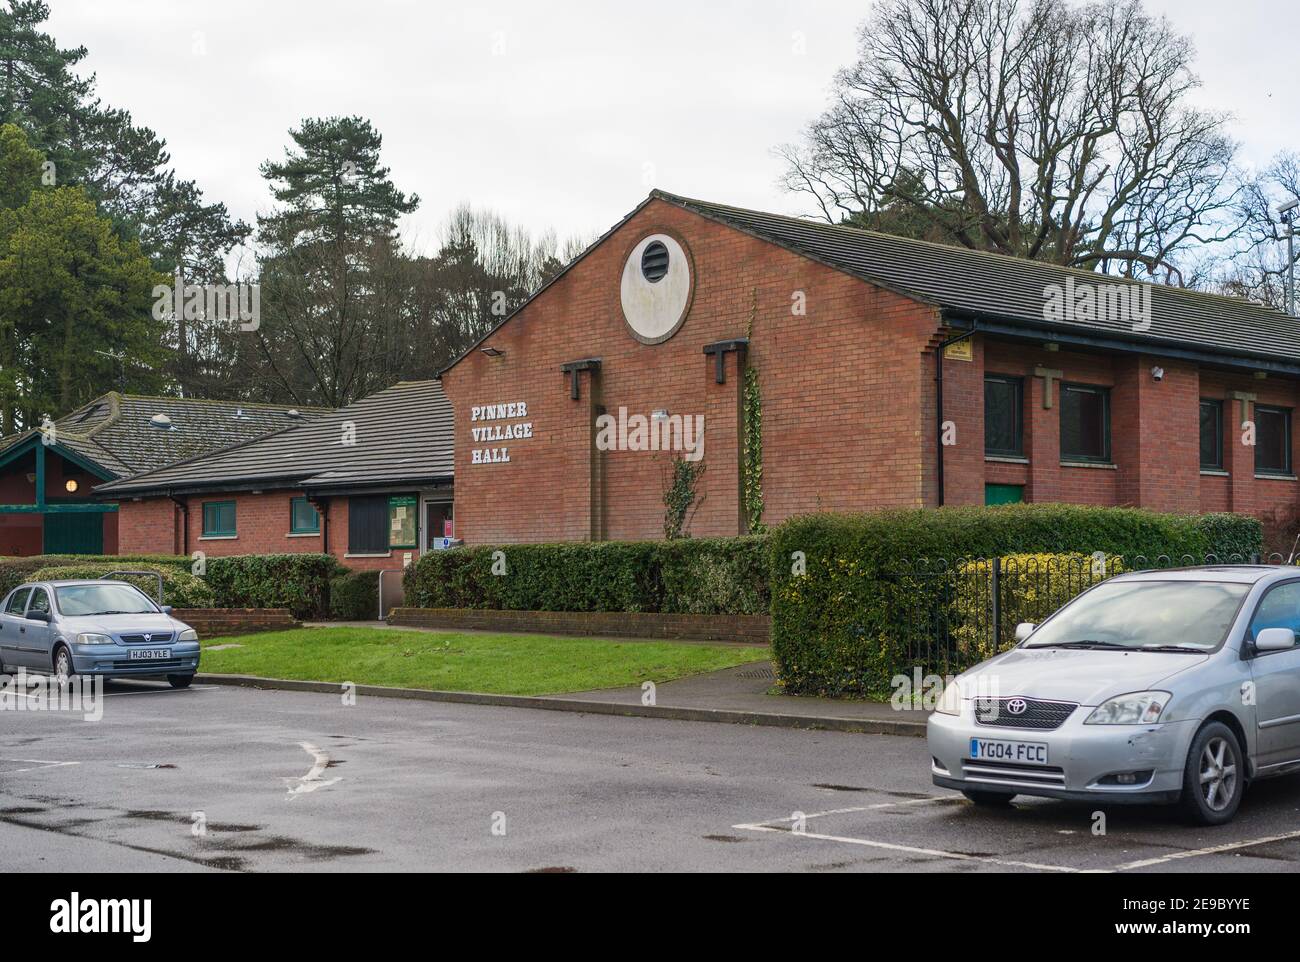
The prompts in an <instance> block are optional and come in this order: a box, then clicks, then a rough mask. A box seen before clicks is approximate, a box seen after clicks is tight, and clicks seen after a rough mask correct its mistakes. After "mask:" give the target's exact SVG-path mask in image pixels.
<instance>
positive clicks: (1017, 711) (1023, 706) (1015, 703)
mask: <svg viewBox="0 0 1300 962" xmlns="http://www.w3.org/2000/svg"><path fill="white" fill-rule="evenodd" d="M1028 710H1029V702H1027V701H1025V700H1024V699H1023V698H1013V699H1011V700H1010V701H1009V702H1007V714H1010V715H1023V714H1024V713H1025V712H1026V711H1028Z"/></svg>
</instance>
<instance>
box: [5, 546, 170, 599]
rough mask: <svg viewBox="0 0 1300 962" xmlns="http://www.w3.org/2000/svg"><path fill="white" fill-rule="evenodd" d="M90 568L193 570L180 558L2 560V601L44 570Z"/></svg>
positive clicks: (62, 556) (34, 557)
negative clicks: (102, 566) (99, 565)
mask: <svg viewBox="0 0 1300 962" xmlns="http://www.w3.org/2000/svg"><path fill="white" fill-rule="evenodd" d="M86 564H94V565H98V564H106V565H109V566H110V567H109V568H108V569H106V570H108V571H112V570H114V569H121V568H143V569H149V570H153V569H154V568H156V567H158V566H162V567H166V568H168V569H170V570H172V571H180V572H185V573H188V572H189V570H190V560H189V559H188V558H185V557H182V556H177V555H84V554H38V555H31V556H29V557H24V558H17V557H9V558H0V597H2V596H4V595H7V594H8V593H9V592H10V591H12V590H13V589H14V588H16V587H18V586H19V585H20V584H22V583H23V582H24V581H29V580H31V577H32V575H33V574H34V573H35V572H37V571H40V570H41V569H42V568H54V567H64V566H67V565H86Z"/></svg>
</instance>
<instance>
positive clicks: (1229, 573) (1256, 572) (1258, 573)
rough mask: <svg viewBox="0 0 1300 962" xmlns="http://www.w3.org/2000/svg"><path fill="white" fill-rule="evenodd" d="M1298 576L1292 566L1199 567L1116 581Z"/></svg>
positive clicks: (1250, 579) (1249, 579)
mask: <svg viewBox="0 0 1300 962" xmlns="http://www.w3.org/2000/svg"><path fill="white" fill-rule="evenodd" d="M1287 574H1295V575H1300V568H1298V567H1296V566H1294V565H1199V566H1197V567H1194V568H1156V569H1153V570H1151V571H1126V572H1125V573H1123V574H1121V575H1116V576H1115V579H1114V580H1116V581H1225V582H1230V583H1235V584H1255V583H1256V582H1259V581H1265V580H1267V579H1268V578H1270V577H1271V576H1274V575H1276V576H1277V577H1284V576H1285V575H1287Z"/></svg>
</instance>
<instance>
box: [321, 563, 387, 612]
mask: <svg viewBox="0 0 1300 962" xmlns="http://www.w3.org/2000/svg"><path fill="white" fill-rule="evenodd" d="M330 618H331V619H332V620H334V621H378V620H379V572H378V571H353V572H351V573H350V574H345V575H336V576H335V577H334V578H332V579H331V580H330Z"/></svg>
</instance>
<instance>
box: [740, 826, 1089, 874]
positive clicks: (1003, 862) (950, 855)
mask: <svg viewBox="0 0 1300 962" xmlns="http://www.w3.org/2000/svg"><path fill="white" fill-rule="evenodd" d="M731 827H732V828H733V829H736V830H737V831H742V832H776V833H777V834H779V835H789V836H790V837H792V838H815V839H820V840H821V841H823V842H839V843H841V844H843V845H864V846H867V847H869V848H880V849H884V850H886V851H889V852H906V853H907V854H909V855H925V856H928V857H929V858H946V859H952V860H953V861H957V862H987V863H988V864H990V865H1000V866H1002V867H1003V868H1027V869H1036V870H1038V871H1040V872H1069V873H1086V872H1089V871H1090V870H1088V869H1079V868H1070V867H1069V866H1065V865H1042V864H1040V863H1038V862H1019V861H1016V860H1015V859H1005V858H995V857H994V856H992V855H967V854H965V853H964V852H945V851H943V850H942V849H937V848H919V847H918V846H915V845H899V844H897V843H896V842H877V841H874V840H873V839H869V838H852V837H850V836H847V835H822V834H821V833H819V832H794V831H791V830H790V829H788V828H773V827H772V826H771V825H733V826H731Z"/></svg>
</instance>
